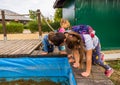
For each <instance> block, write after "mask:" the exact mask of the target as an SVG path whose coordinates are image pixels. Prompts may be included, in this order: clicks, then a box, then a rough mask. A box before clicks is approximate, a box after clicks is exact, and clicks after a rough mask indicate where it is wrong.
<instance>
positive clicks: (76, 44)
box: [66, 32, 85, 65]
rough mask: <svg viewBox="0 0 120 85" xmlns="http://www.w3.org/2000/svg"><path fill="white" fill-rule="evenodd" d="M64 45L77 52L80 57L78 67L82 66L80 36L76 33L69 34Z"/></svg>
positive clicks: (81, 41)
mask: <svg viewBox="0 0 120 85" xmlns="http://www.w3.org/2000/svg"><path fill="white" fill-rule="evenodd" d="M66 45H67V47H68V48H69V49H71V50H72V51H74V50H78V52H79V55H80V61H79V62H80V65H82V60H83V57H84V56H85V49H84V43H83V40H82V38H81V36H80V35H79V34H78V33H76V32H69V34H68V36H67V38H66ZM79 55H78V56H79Z"/></svg>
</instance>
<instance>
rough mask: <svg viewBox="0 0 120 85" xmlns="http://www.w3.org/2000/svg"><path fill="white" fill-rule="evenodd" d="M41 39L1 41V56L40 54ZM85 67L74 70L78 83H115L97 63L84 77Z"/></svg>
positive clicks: (90, 84)
mask: <svg viewBox="0 0 120 85" xmlns="http://www.w3.org/2000/svg"><path fill="white" fill-rule="evenodd" d="M40 44H41V41H39V40H10V41H0V57H9V56H14V57H16V56H17V57H18V56H23V55H25V56H26V55H32V56H33V55H34V56H36V55H40V50H39V49H37V48H39V46H40ZM84 70H85V69H83V70H81V69H75V68H73V72H74V75H75V78H76V81H77V85H114V84H113V82H112V81H111V80H110V79H109V78H107V77H106V76H105V75H104V71H103V70H102V69H101V67H99V66H97V65H93V66H92V73H91V75H90V76H89V77H88V78H85V77H82V76H81V75H80V73H81V72H82V71H84Z"/></svg>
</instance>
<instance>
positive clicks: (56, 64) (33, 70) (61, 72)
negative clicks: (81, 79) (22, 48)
mask: <svg viewBox="0 0 120 85" xmlns="http://www.w3.org/2000/svg"><path fill="white" fill-rule="evenodd" d="M35 77H36V78H37V77H40V78H45V77H46V78H47V77H51V79H52V77H56V78H57V77H58V78H61V77H65V78H67V79H68V81H69V84H70V85H76V81H75V78H74V75H73V72H72V69H71V66H70V64H69V62H68V58H67V57H52V58H51V57H49V56H48V57H45V58H44V57H39V56H38V57H19V58H0V78H5V79H6V80H7V81H11V80H13V79H19V78H32V79H34V78H35ZM56 78H54V79H52V80H53V81H55V82H57V79H56ZM59 81H60V80H59Z"/></svg>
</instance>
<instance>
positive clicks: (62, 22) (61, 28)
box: [58, 19, 70, 33]
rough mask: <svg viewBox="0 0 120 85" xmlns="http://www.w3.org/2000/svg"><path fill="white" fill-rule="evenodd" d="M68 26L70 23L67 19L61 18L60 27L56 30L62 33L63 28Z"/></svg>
mask: <svg viewBox="0 0 120 85" xmlns="http://www.w3.org/2000/svg"><path fill="white" fill-rule="evenodd" d="M68 27H70V23H69V21H68V20H66V19H61V21H60V28H59V29H58V32H62V33H64V32H65V29H66V28H68Z"/></svg>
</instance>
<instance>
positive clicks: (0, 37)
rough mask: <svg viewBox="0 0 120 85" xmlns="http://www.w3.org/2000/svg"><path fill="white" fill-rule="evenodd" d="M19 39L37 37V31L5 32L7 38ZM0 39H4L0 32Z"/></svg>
mask: <svg viewBox="0 0 120 85" xmlns="http://www.w3.org/2000/svg"><path fill="white" fill-rule="evenodd" d="M43 36H44V34H43ZM20 39H39V34H38V33H34V34H32V33H28V34H27V33H26V34H22V33H21V34H7V40H20ZM0 40H4V37H3V34H0Z"/></svg>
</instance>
